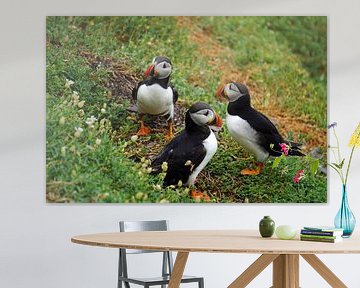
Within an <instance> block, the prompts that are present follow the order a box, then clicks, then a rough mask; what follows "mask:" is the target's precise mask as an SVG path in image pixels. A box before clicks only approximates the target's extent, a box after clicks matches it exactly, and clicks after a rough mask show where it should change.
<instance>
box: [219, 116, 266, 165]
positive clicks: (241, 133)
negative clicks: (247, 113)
mask: <svg viewBox="0 0 360 288" xmlns="http://www.w3.org/2000/svg"><path fill="white" fill-rule="evenodd" d="M226 124H227V127H228V130H229V133H230V135H231V136H232V137H233V138H234V139H235V140H236V141H237V142H238V143H239V144H240V145H241V146H243V147H244V148H245V149H246V150H247V151H248V152H250V153H251V154H254V155H255V157H256V159H257V161H259V162H263V161H265V160H266V159H267V158H268V157H269V152H267V151H266V150H265V149H264V148H263V147H262V146H260V145H258V144H257V143H258V141H259V134H258V132H257V131H256V130H254V129H253V128H252V127H251V126H250V124H249V123H248V122H247V121H246V120H244V119H242V118H241V117H239V116H233V115H230V114H227V116H226Z"/></svg>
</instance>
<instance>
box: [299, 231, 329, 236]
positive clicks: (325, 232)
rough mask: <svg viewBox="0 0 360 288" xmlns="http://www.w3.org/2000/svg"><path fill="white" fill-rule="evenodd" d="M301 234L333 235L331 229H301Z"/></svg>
mask: <svg viewBox="0 0 360 288" xmlns="http://www.w3.org/2000/svg"><path fill="white" fill-rule="evenodd" d="M300 233H301V234H303V235H319V236H334V232H332V231H315V230H304V229H303V230H301V232H300Z"/></svg>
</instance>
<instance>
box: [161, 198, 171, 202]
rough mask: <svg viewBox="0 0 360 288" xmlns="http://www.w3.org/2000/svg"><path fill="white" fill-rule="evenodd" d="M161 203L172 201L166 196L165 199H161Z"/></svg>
mask: <svg viewBox="0 0 360 288" xmlns="http://www.w3.org/2000/svg"><path fill="white" fill-rule="evenodd" d="M159 203H170V201H169V200H167V199H165V198H164V199H161V200H160V202H159Z"/></svg>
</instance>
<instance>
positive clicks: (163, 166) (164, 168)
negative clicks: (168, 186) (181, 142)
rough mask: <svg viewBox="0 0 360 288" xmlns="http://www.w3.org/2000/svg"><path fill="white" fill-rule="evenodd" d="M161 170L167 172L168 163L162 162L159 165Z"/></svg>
mask: <svg viewBox="0 0 360 288" xmlns="http://www.w3.org/2000/svg"><path fill="white" fill-rule="evenodd" d="M161 170H162V171H163V172H166V171H167V170H168V163H167V162H165V161H164V162H163V163H162V164H161Z"/></svg>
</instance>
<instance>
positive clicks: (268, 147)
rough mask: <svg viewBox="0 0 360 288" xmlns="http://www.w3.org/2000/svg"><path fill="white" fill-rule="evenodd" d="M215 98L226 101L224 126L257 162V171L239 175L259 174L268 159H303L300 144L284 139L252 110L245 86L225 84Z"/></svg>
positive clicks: (273, 127) (262, 116) (272, 126)
mask: <svg viewBox="0 0 360 288" xmlns="http://www.w3.org/2000/svg"><path fill="white" fill-rule="evenodd" d="M217 96H219V97H220V98H221V97H224V98H226V99H227V100H228V101H229V104H228V107H227V116H226V123H227V127H228V130H229V133H230V135H231V136H232V137H233V138H234V139H235V140H236V141H237V142H238V143H239V144H240V145H241V146H243V147H244V148H245V150H247V151H248V152H250V153H251V154H253V155H255V158H256V160H257V163H256V166H257V168H256V169H243V170H242V171H241V174H242V175H258V174H259V173H260V172H261V170H262V168H263V166H264V162H265V161H266V160H267V159H268V158H269V157H270V156H275V157H277V156H281V155H282V154H283V153H284V154H287V155H290V156H304V154H303V153H302V152H301V151H300V146H301V144H299V143H295V142H290V141H288V140H285V139H284V138H283V137H282V136H281V135H280V133H279V131H278V130H277V129H276V127H275V125H274V124H273V123H272V122H271V121H270V120H269V118H267V117H266V116H265V115H264V114H262V113H260V112H258V111H256V110H255V109H254V108H253V107H251V103H250V94H249V90H248V88H247V87H246V86H245V85H244V84H240V83H235V82H231V83H228V84H226V85H225V86H223V87H221V88H220V89H219V90H218V91H217ZM285 145H286V146H285Z"/></svg>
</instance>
